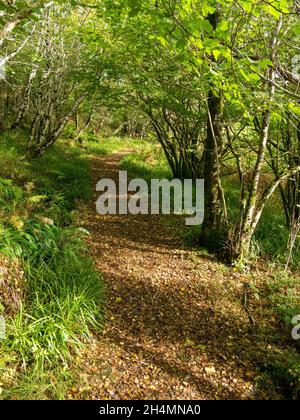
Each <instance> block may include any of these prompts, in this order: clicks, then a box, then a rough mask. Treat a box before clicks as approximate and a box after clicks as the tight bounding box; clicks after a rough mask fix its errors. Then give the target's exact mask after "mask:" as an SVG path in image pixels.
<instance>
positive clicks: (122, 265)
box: [68, 152, 272, 400]
mask: <svg viewBox="0 0 300 420" xmlns="http://www.w3.org/2000/svg"><path fill="white" fill-rule="evenodd" d="M124 153H125V152H124ZM124 153H114V154H112V155H110V156H104V157H103V156H102V157H101V156H99V157H93V158H91V165H92V182H93V190H95V185H96V183H97V181H98V180H99V179H101V178H112V179H115V180H117V179H118V171H119V161H120V159H121V158H122V157H123V156H124ZM96 198H97V196H96V192H95V195H94V197H93V200H92V201H91V202H90V203H89V204H88V205H86V206H83V208H82V209H81V226H82V227H84V228H86V229H87V230H88V231H89V232H90V238H89V245H90V247H91V250H92V256H93V259H94V261H95V264H96V267H97V269H98V270H99V271H100V272H101V274H102V276H103V279H104V282H105V284H106V301H105V326H104V330H103V332H102V333H101V334H99V335H98V337H97V339H96V340H95V341H94V342H93V343H91V344H89V345H88V346H87V347H86V350H85V351H84V353H83V356H82V359H81V360H80V363H79V365H80V374H79V376H80V377H79V379H78V382H77V383H78V386H75V387H73V388H72V389H71V390H70V391H69V395H68V397H69V398H75V399H82V398H84V399H174V400H176V399H254V398H269V397H270V395H266V391H264V392H263V391H259V390H258V387H257V386H256V383H257V381H258V380H259V373H258V370H257V367H258V366H259V364H260V363H262V360H261V355H262V354H264V355H265V354H266V353H268V352H271V351H272V349H271V348H270V346H267V344H266V343H264V342H263V341H261V340H260V339H259V338H258V337H256V332H255V331H254V330H253V325H252V323H251V322H250V321H251V319H250V318H251V317H249V311H248V310H245V307H244V306H245V300H244V299H245V293H247V282H248V280H249V279H248V277H247V276H245V275H243V274H240V273H238V272H236V271H235V270H234V269H233V268H230V267H226V266H224V265H223V264H221V263H219V262H217V261H216V260H215V259H214V258H213V257H211V256H209V255H207V254H205V253H203V252H202V253H201V251H199V250H197V249H195V248H192V247H188V246H187V245H185V244H184V243H183V240H182V238H181V237H180V235H179V234H178V229H177V227H178V226H181V225H182V224H183V223H184V220H183V219H182V218H179V217H178V216H150V215H149V216H144V215H137V216H133V215H126V216H124V215H115V216H108V215H106V216H100V215H97V213H96V208H95V201H96ZM245 291H246V292H245ZM249 305H250V306H249V307H250V309H251V302H250V303H249Z"/></svg>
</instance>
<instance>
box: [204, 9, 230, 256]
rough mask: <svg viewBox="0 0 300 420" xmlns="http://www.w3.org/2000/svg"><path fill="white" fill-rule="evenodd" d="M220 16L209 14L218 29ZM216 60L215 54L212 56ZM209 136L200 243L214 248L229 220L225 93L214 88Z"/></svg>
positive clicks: (223, 238)
mask: <svg viewBox="0 0 300 420" xmlns="http://www.w3.org/2000/svg"><path fill="white" fill-rule="evenodd" d="M219 19H220V14H219V11H218V10H216V11H215V12H214V13H213V14H211V15H210V16H209V21H210V23H211V25H212V27H213V29H214V30H215V29H216V27H217V25H218V22H219ZM211 60H212V61H214V58H213V57H211ZM207 114H208V116H207V136H206V140H205V145H204V174H203V175H204V186H205V197H204V221H203V224H202V231H201V236H200V243H201V244H202V245H204V246H205V247H207V248H208V249H209V250H211V251H213V252H219V251H222V250H223V248H224V245H225V243H226V223H225V219H226V217H225V214H226V209H225V208H224V205H225V203H224V199H223V191H222V187H221V181H220V160H219V157H220V154H221V150H222V143H223V136H222V121H223V103H222V97H221V95H219V96H217V95H216V94H215V93H214V92H213V91H212V90H211V91H210V92H209V94H208V99H207Z"/></svg>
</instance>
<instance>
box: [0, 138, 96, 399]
mask: <svg viewBox="0 0 300 420" xmlns="http://www.w3.org/2000/svg"><path fill="white" fill-rule="evenodd" d="M24 144H25V139H24V138H23V135H22V134H20V133H16V134H13V135H12V134H6V135H2V136H1V138H0V160H1V162H2V163H3V166H2V173H1V179H0V204H1V207H0V216H1V219H0V220H1V222H0V268H1V270H0V285H1V290H0V300H1V306H0V311H1V314H2V316H3V317H4V318H5V321H6V335H5V339H4V340H1V341H0V345H1V348H0V379H1V383H2V385H1V391H2V398H12V399H24V398H25V399H28V398H29V399H30V398H35V399H36V398H42V399H44V398H51V399H53V398H64V396H65V392H66V390H67V387H68V386H69V385H70V383H71V382H72V380H73V379H72V372H71V371H70V365H71V363H72V358H73V356H74V355H75V354H76V353H78V352H79V350H80V348H81V347H82V345H83V344H84V343H85V342H86V341H87V340H90V339H91V338H92V333H93V331H97V330H99V329H100V328H101V325H102V315H101V306H102V300H103V285H102V282H101V278H99V275H98V274H97V272H96V271H95V269H94V266H93V263H92V261H91V259H90V257H89V254H88V249H87V247H86V244H85V241H84V236H85V235H88V232H86V231H84V230H83V229H79V228H77V227H76V226H73V219H74V217H75V215H76V212H77V210H76V205H77V203H78V202H79V201H80V200H86V199H88V198H89V197H90V193H91V191H90V177H89V165H88V162H87V160H86V159H85V158H83V157H82V150H81V149H80V148H79V147H68V148H66V145H65V143H64V142H60V143H58V144H57V145H55V146H54V147H53V148H52V149H51V150H50V151H49V152H48V153H47V154H46V155H45V156H43V157H42V158H40V159H37V160H34V161H29V162H28V161H27V160H26V159H25V158H24V157H23V156H24ZM16 261H17V266H15V268H14V269H13V268H12V267H14V262H16ZM16 279H18V283H16V281H17V280H16ZM20 279H22V281H19V280H20Z"/></svg>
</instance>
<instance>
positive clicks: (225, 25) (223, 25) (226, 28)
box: [217, 20, 229, 32]
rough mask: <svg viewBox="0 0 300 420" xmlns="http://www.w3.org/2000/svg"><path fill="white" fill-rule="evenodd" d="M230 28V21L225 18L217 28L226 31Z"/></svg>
mask: <svg viewBox="0 0 300 420" xmlns="http://www.w3.org/2000/svg"><path fill="white" fill-rule="evenodd" d="M228 28H229V23H228V22H227V21H226V20H223V21H222V22H221V23H219V25H218V27H217V30H219V31H222V32H225V31H227V30H228Z"/></svg>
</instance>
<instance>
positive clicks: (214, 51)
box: [213, 50, 221, 61]
mask: <svg viewBox="0 0 300 420" xmlns="http://www.w3.org/2000/svg"><path fill="white" fill-rule="evenodd" d="M213 55H214V57H215V60H216V61H218V58H219V57H220V55H221V51H220V50H213Z"/></svg>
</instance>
